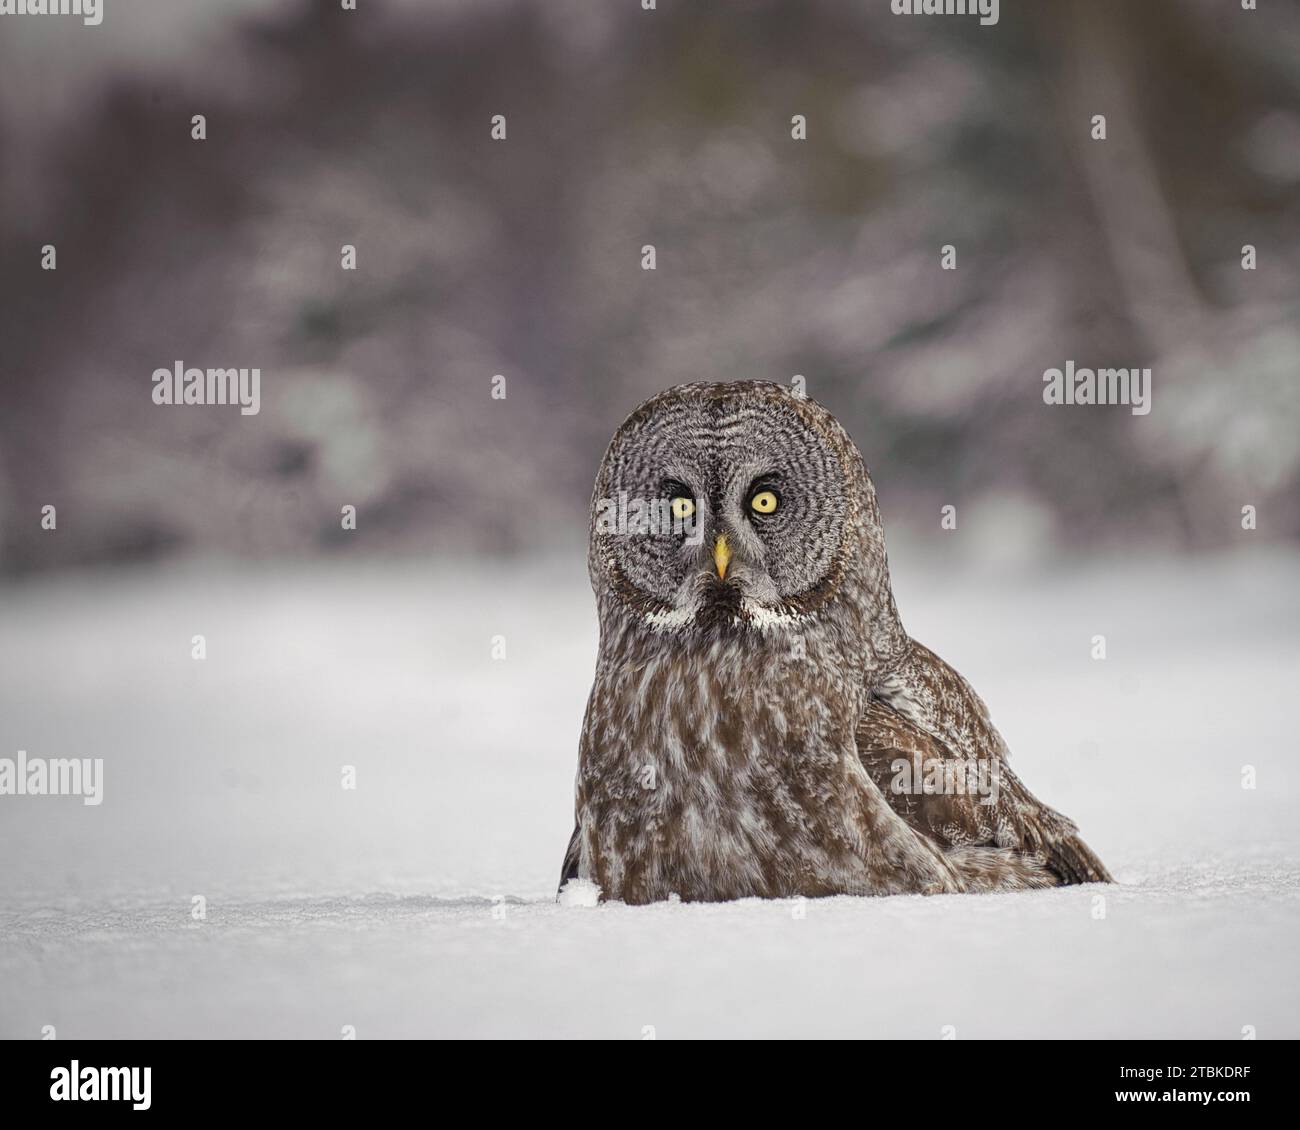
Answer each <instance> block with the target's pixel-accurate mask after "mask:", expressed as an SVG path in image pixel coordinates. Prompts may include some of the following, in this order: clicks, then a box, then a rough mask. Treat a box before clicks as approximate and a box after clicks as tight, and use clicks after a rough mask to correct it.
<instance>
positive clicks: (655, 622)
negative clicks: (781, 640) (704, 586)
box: [645, 597, 808, 632]
mask: <svg viewBox="0 0 1300 1130" xmlns="http://www.w3.org/2000/svg"><path fill="white" fill-rule="evenodd" d="M740 607H741V611H742V612H743V615H741V616H737V617H735V619H734V621H733V622H734V623H735V625H736V626H737V627H749V628H757V629H758V630H759V631H765V630H768V629H772V628H793V627H796V626H797V625H799V624H804V623H807V621H808V616H806V615H804V614H802V613H798V612H786V611H783V610H781V609H777V608H769V607H768V606H767V605H765V604H759V602H758V601H756V600H753V599H752V598H750V597H745V598H744V599H743V600H742V601H741V602H740ZM695 614H696V609H694V608H669V609H660V610H658V611H655V612H647V613H646V614H645V622H646V624H647V625H648V626H649V627H650V629H651V630H652V631H656V632H671V631H675V630H677V629H680V628H686V627H689V626H690V625H692V624H694V623H695Z"/></svg>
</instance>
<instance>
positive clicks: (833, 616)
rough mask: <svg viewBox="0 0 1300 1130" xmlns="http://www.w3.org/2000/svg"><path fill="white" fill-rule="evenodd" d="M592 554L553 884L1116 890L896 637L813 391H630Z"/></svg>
mask: <svg viewBox="0 0 1300 1130" xmlns="http://www.w3.org/2000/svg"><path fill="white" fill-rule="evenodd" d="M588 567H589V570H590V573H591V581H592V586H593V587H594V589H595V592H596V604H597V609H598V612H599V617H600V650H599V655H598V658H597V663H596V677H595V683H594V685H593V687H592V691H591V698H590V700H589V701H588V704H587V713H586V717H585V720H584V722H583V728H582V738H581V743H580V748H579V758H578V774H577V826H576V827H575V829H574V832H573V837H572V839H571V841H570V843H569V848H568V851H567V853H566V854H565V859H564V864H563V869H562V872H561V879H560V882H561V887H563V886H564V884H565V883H567V882H568V881H569V880H571V879H584V880H589V881H590V882H591V883H594V884H595V885H596V886H597V887H598V888H599V891H600V897H601V898H603V899H611V900H622V901H624V902H628V903H647V902H654V901H657V900H660V899H666V898H669V897H670V896H672V895H677V896H679V897H680V898H681V899H683V900H687V901H692V900H696V901H718V900H725V899H736V898H744V897H749V896H758V897H767V898H783V897H793V896H800V895H803V896H807V897H816V896H822V895H834V894H856V895H886V894H902V893H921V894H931V893H939V892H958V891H991V890H1015V889H1023V888H1030V887H1048V886H1056V885H1060V884H1067V883H1086V882H1108V881H1110V876H1109V875H1108V874H1107V873H1106V869H1105V867H1103V866H1102V864H1101V862H1100V860H1098V859H1097V857H1096V856H1095V855H1094V854H1093V853H1092V852H1091V851H1090V850H1089V848H1088V847H1087V845H1085V844H1084V843H1083V841H1082V840H1080V839H1079V837H1078V833H1077V829H1076V827H1075V825H1074V824H1073V823H1071V822H1070V821H1069V820H1068V819H1066V818H1065V817H1064V816H1061V815H1060V814H1059V813H1057V812H1054V811H1053V810H1052V809H1050V808H1048V807H1047V806H1046V805H1044V804H1041V803H1040V802H1039V801H1038V800H1037V799H1035V797H1034V796H1033V795H1032V794H1031V793H1030V792H1029V791H1028V790H1027V789H1026V788H1025V787H1024V785H1022V784H1021V783H1020V781H1019V780H1018V779H1017V778H1016V777H1015V775H1014V774H1013V773H1012V772H1011V770H1010V768H1008V766H1007V750H1006V746H1005V744H1004V743H1003V741H1002V738H1001V737H1000V736H999V734H998V732H997V730H995V729H994V727H993V723H992V722H991V721H990V720H989V714H988V710H987V708H986V707H985V705H984V703H983V702H982V701H981V700H980V699H979V697H978V696H977V695H976V694H975V692H974V690H972V689H971V686H970V684H969V683H967V682H966V680H965V679H963V678H962V677H961V675H959V674H958V673H957V672H956V671H954V670H953V669H952V668H951V667H949V666H948V665H947V664H946V663H944V661H943V660H942V659H940V658H939V657H938V656H937V655H935V654H934V653H933V652H932V651H929V650H928V649H927V648H925V647H923V646H922V645H921V644H919V643H917V642H916V641H915V640H913V639H911V638H910V637H909V636H908V634H907V633H906V632H905V631H904V630H903V626H902V624H901V622H900V621H899V618H898V611H897V609H896V608H895V606H894V597H893V592H892V590H891V588H890V581H889V571H888V565H887V562H886V558H885V543H884V534H883V531H882V529H881V524H880V514H879V510H878V508H877V505H876V496H875V489H874V488H873V486H872V483H871V479H870V477H869V476H868V474H867V470H866V466H865V465H864V463H863V460H862V456H861V455H860V454H859V452H858V450H857V448H856V447H855V446H854V444H853V441H852V440H851V439H850V438H849V436H848V433H847V432H846V431H845V430H844V428H843V427H841V425H840V424H839V422H838V421H837V420H836V419H835V418H834V417H833V416H832V415H831V414H830V413H829V412H828V411H827V410H826V409H824V408H822V407H821V406H820V405H818V404H816V403H815V402H814V401H812V400H810V399H808V398H806V397H803V396H800V395H797V394H795V393H794V392H793V391H791V390H789V389H786V388H785V387H783V386H781V385H776V384H767V383H760V382H750V381H746V382H740V383H735V384H688V385H681V386H678V387H676V388H670V389H668V390H667V391H666V392H663V393H660V394H659V395H657V396H655V397H653V398H651V399H650V400H648V401H646V402H645V403H644V404H642V405H641V406H640V407H639V408H637V409H636V411H634V412H633V413H632V415H631V416H629V417H628V418H627V420H626V421H624V423H623V425H622V426H621V427H620V428H619V429H618V431H617V432H616V433H615V435H614V438H613V440H611V442H610V445H609V449H608V450H607V451H606V453H605V457H604V460H603V461H602V462H601V466H600V471H599V473H598V475H597V478H596V487H595V493H594V496H593V506H592V522H591V536H590V549H589V554H588ZM981 782H982V784H983V786H984V787H982V788H981V787H980V784H981Z"/></svg>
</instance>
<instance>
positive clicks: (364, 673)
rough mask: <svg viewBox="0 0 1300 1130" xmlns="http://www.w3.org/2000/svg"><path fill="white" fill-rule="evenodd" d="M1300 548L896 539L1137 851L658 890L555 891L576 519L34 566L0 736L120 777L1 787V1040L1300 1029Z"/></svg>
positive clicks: (563, 807) (15, 602) (1097, 827)
mask: <svg viewBox="0 0 1300 1130" xmlns="http://www.w3.org/2000/svg"><path fill="white" fill-rule="evenodd" d="M1298 564H1300V559H1298V558H1297V557H1295V556H1292V555H1287V554H1284V553H1280V552H1276V551H1260V552H1258V553H1256V554H1254V555H1249V556H1246V555H1239V556H1236V557H1232V558H1217V559H1210V560H1200V561H1187V562H1174V561H1168V560H1166V561H1150V562H1144V561H1141V560H1137V561H1117V562H1113V563H1110V564H1108V565H1104V566H1103V565H1096V566H1093V567H1091V568H1088V569H1086V570H1081V571H1075V570H1069V571H1063V572H1060V573H1052V574H1039V575H1036V576H1030V577H1013V576H1001V577H998V576H993V575H985V574H982V573H980V574H976V573H971V572H969V571H966V570H957V569H952V568H943V567H941V566H940V565H936V564H934V563H933V562H930V561H927V560H926V559H925V557H924V555H921V554H916V553H913V554H907V553H901V554H899V553H896V555H895V561H894V565H895V568H894V574H895V585H896V589H897V592H898V599H899V606H900V609H901V611H902V613H903V618H904V622H905V623H906V624H907V626H908V627H909V629H910V630H911V631H912V633H913V634H914V635H916V636H917V637H918V638H919V639H921V640H923V641H924V642H925V643H927V644H928V645H930V646H931V647H933V648H934V649H935V650H937V651H938V652H939V653H940V654H942V655H943V656H944V657H945V658H947V659H948V660H949V661H950V662H952V663H953V664H954V665H955V666H957V667H958V669H960V670H961V671H962V672H963V673H965V674H966V675H967V676H968V677H969V678H970V679H971V680H972V682H973V683H974V684H975V686H976V688H977V689H978V690H979V691H980V693H981V694H982V696H983V697H984V698H985V700H986V701H987V702H988V703H989V704H990V706H991V707H992V710H993V715H994V718H995V720H996V721H997V723H998V725H999V726H1000V727H1001V729H1002V732H1003V734H1004V736H1005V737H1006V738H1007V741H1008V742H1009V744H1010V747H1011V749H1012V752H1013V761H1014V764H1015V766H1016V767H1017V770H1018V772H1019V773H1020V775H1021V776H1022V777H1023V778H1024V779H1025V780H1026V781H1027V782H1028V784H1029V785H1030V787H1031V788H1032V789H1033V790H1034V791H1035V792H1037V793H1038V794H1039V795H1040V796H1041V797H1043V798H1044V799H1045V800H1047V801H1049V802H1050V803H1052V804H1054V805H1055V806H1057V807H1059V808H1061V809H1062V810H1063V811H1065V812H1067V813H1068V814H1069V815H1071V816H1072V817H1074V818H1075V819H1076V820H1077V821H1078V822H1079V824H1080V826H1081V827H1082V829H1083V831H1084V834H1085V837H1086V838H1087V840H1088V841H1089V842H1090V843H1091V844H1092V846H1093V847H1094V848H1095V849H1096V850H1097V851H1098V852H1099V853H1100V855H1101V856H1102V858H1103V859H1104V860H1105V861H1106V862H1107V863H1108V864H1109V865H1110V867H1111V869H1112V870H1113V871H1114V872H1115V874H1116V877H1117V878H1118V880H1119V884H1118V885H1117V886H1115V887H1111V888H1100V887H1089V888H1071V889H1065V890H1056V891H1048V892H1040V893H1033V894H1017V895H1006V896H954V897H942V898H930V899H922V898H894V899H848V898H840V899H831V900H823V901H814V902H809V903H806V904H802V905H800V904H796V903H793V902H762V901H757V900H755V901H746V902H741V903H732V904H726V905H716V906H699V905H692V906H687V905H681V904H665V905H660V906H654V907H645V908H631V907H624V906H616V905H611V906H601V907H594V908H575V907H560V906H557V905H556V904H555V903H554V901H553V897H552V896H553V891H554V882H555V879H556V876H557V873H558V869H559V863H560V857H561V855H562V853H563V850H564V846H565V843H566V840H567V836H568V834H569V831H570V830H571V827H572V780H573V770H574V765H575V758H576V738H577V732H578V726H579V722H580V720H581V715H582V709H583V706H584V703H585V699H586V694H587V690H588V687H589V682H590V677H591V672H592V667H593V662H594V652H595V642H596V629H595V618H594V612H593V609H592V602H591V596H590V592H589V590H588V588H587V581H586V576H585V571H584V565H583V563H582V561H581V560H580V559H579V556H578V555H577V554H575V555H574V557H573V559H572V560H565V561H562V562H542V563H534V564H524V563H519V564H514V565H510V564H498V565H494V566H487V567H484V566H480V565H475V566H472V567H469V566H466V567H464V568H460V569H457V568H454V567H451V566H441V567H430V566H429V565H427V564H424V565H421V566H419V567H416V566H414V565H405V564H404V565H391V564H389V565H384V566H379V565H374V566H365V567H355V566H347V567H343V566H320V565H313V566H310V567H304V568H302V569H291V568H286V567H283V566H280V567H276V568H274V569H272V568H266V569H256V568H253V567H249V566H232V567H231V569H230V570H228V571H223V570H220V569H216V570H214V569H213V568H212V567H211V566H207V567H204V568H202V569H200V568H199V567H197V566H188V567H181V568H174V569H169V570H167V571H162V572H152V573H146V572H140V573H122V574H85V575H70V576H65V577H63V578H61V579H59V580H57V581H52V582H34V583H23V584H19V585H10V586H8V588H7V589H6V590H5V591H4V592H3V594H2V595H0V757H10V758H13V757H16V755H17V751H18V750H20V749H21V750H25V751H27V755H28V757H29V758H35V757H46V758H55V757H89V758H102V759H103V761H104V776H105V784H104V799H103V803H102V804H101V805H99V806H97V807H94V806H85V805H83V804H81V803H80V801H79V800H77V799H75V798H67V797H11V796H4V797H0V1037H38V1036H39V1035H40V1034H41V1030H42V1028H43V1027H44V1026H46V1025H53V1026H54V1027H55V1029H56V1031H57V1033H58V1035H59V1036H60V1037H65V1038H68V1037H121V1036H306V1037H321V1038H338V1037H339V1036H340V1035H341V1034H342V1033H343V1030H344V1027H345V1026H349V1025H351V1026H353V1027H354V1028H355V1031H356V1034H357V1036H358V1037H360V1038H367V1037H371V1038H378V1037H397V1036H442V1035H475V1036H597V1037H622V1038H631V1039H639V1038H642V1037H643V1036H645V1035H647V1034H649V1033H650V1032H651V1031H653V1033H654V1034H655V1035H657V1036H659V1037H661V1038H669V1037H680V1036H776V1035H795V1036H910V1037H920V1038H938V1037H939V1036H940V1035H942V1034H943V1033H944V1031H945V1029H946V1027H947V1026H952V1027H954V1028H955V1029H956V1035H957V1037H958V1038H977V1037H984V1036H1036V1037H1061V1036H1120V1035H1130V1036H1209V1037H1224V1038H1228V1039H1233V1038H1240V1037H1241V1034H1242V1030H1243V1028H1244V1027H1246V1026H1253V1027H1254V1029H1255V1030H1256V1031H1257V1033H1258V1035H1259V1036H1260V1037H1261V1038H1267V1037H1278V1036H1290V1037H1296V1036H1300V1020H1298V1019H1297V1014H1298V1011H1300V1010H1298V1008H1297V1006H1298V1005H1300V986H1298V984H1297V973H1296V964H1295V950H1296V943H1297V939H1298V938H1300V827H1298V824H1297V820H1296V817H1295V812H1296V802H1297V798H1298V796H1300V788H1298V786H1300V769H1298V768H1297V765H1296V753H1297V748H1296V747H1297V742H1296V738H1295V722H1294V716H1293V715H1292V713H1291V710H1292V704H1293V701H1294V697H1295V694H1296V684H1297V674H1298V673H1300V590H1298V589H1297V586H1296V582H1295V578H1296V575H1297V565H1298ZM195 635H203V636H204V637H205V640H206V647H207V658H206V659H204V660H202V661H197V660H194V659H192V658H191V647H192V643H191V639H192V637H193V636H195ZM498 635H499V636H504V637H505V651H506V653H505V658H504V659H493V657H492V647H493V637H494V636H498ZM1095 635H1104V636H1105V637H1106V645H1107V652H1108V657H1107V658H1106V659H1105V660H1094V659H1092V658H1091V657H1090V650H1091V647H1092V637H1093V636H1095ZM345 766H352V767H355V773H356V788H355V789H353V790H347V789H344V788H343V787H342V783H341V781H342V776H343V773H344V767H345ZM1245 766H1253V767H1254V771H1255V777H1256V781H1257V787H1256V788H1254V789H1245V788H1243V787H1242V777H1243V767H1245ZM198 897H201V898H202V899H203V900H205V905H206V917H205V918H203V919H201V920H198V919H196V918H195V917H194V916H193V908H194V906H195V902H194V900H195V899H196V898H198ZM1099 900H1104V901H1099Z"/></svg>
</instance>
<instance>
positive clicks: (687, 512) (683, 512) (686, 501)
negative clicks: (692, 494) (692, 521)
mask: <svg viewBox="0 0 1300 1130" xmlns="http://www.w3.org/2000/svg"><path fill="white" fill-rule="evenodd" d="M694 513H695V501H694V499H690V498H674V499H673V517H674V518H689V517H690V516H691V515H692V514H694Z"/></svg>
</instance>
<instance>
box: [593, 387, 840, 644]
mask: <svg viewBox="0 0 1300 1130" xmlns="http://www.w3.org/2000/svg"><path fill="white" fill-rule="evenodd" d="M709 387H724V388H727V389H741V388H742V386H709ZM751 387H758V386H751ZM768 387H770V386H768ZM597 494H598V498H597V509H596V512H595V517H594V522H593V529H592V537H593V559H594V560H596V561H598V562H600V563H601V566H602V569H601V571H602V572H603V573H604V578H605V583H607V584H608V586H609V587H610V588H611V589H612V594H613V596H614V598H615V599H616V600H617V601H618V602H619V603H621V604H622V605H623V606H624V607H625V608H626V609H627V610H628V612H629V613H630V614H631V615H633V616H635V617H637V618H638V619H640V620H641V621H642V622H644V623H645V624H647V625H648V626H650V627H651V628H653V629H654V630H656V631H671V632H691V631H713V632H716V631H745V630H755V629H758V630H766V629H778V628H790V627H795V626H797V625H798V624H799V623H800V622H802V621H804V620H806V619H807V618H808V617H809V616H811V615H814V614H815V611H816V608H817V607H818V606H819V605H820V603H821V602H822V601H823V600H825V599H826V598H827V595H828V593H829V592H831V591H833V589H834V587H835V585H836V584H837V576H838V566H837V560H838V556H839V552H840V542H841V540H842V537H843V530H844V524H845V521H846V516H847V513H848V503H847V500H846V486H845V472H844V469H843V468H842V467H841V465H840V461H839V458H838V456H837V455H836V454H835V452H834V451H833V450H832V448H831V446H830V444H828V442H827V441H826V438H825V436H824V435H823V434H822V433H821V432H820V431H819V430H818V429H817V428H816V427H814V426H813V424H812V423H811V422H810V421H809V420H808V419H807V417H806V415H805V413H804V412H802V411H800V410H799V408H798V407H797V406H796V405H793V404H791V403H789V402H788V400H787V399H786V398H783V397H779V396H775V395H772V394H766V393H765V394H762V395H755V394H754V392H751V391H750V390H749V389H747V388H746V389H743V390H742V391H737V392H735V393H734V394H731V395H708V394H704V393H700V394H697V395H694V396H685V395H684V396H682V397H681V398H680V399H669V400H666V401H664V402H663V403H661V404H659V405H657V406H655V410H654V411H653V412H649V413H646V414H640V413H637V414H634V415H633V416H632V417H631V418H630V419H629V420H628V422H627V423H626V424H625V425H624V427H623V428H622V429H620V431H619V433H618V434H617V435H616V436H615V437H614V441H613V442H612V443H611V445H610V450H609V452H608V453H607V454H606V458H605V463H604V465H603V466H602V469H601V476H600V478H599V479H598V486H597ZM601 583H602V582H601V580H600V579H598V580H597V584H598V587H599V586H600V584H601Z"/></svg>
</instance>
